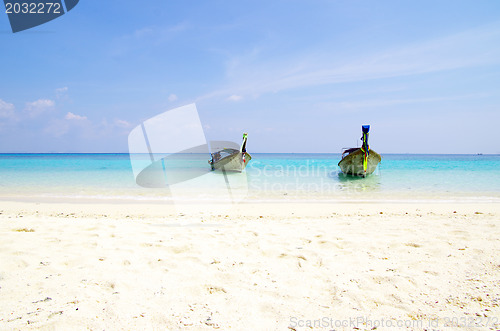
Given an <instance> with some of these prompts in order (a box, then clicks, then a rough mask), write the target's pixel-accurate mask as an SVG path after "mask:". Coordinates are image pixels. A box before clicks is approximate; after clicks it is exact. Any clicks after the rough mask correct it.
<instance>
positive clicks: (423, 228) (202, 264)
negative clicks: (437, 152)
mask: <svg viewBox="0 0 500 331" xmlns="http://www.w3.org/2000/svg"><path fill="white" fill-rule="evenodd" d="M186 209H187V208H184V209H183V210H186ZM198 209H199V208H198ZM499 221H500V206H499V205H498V204H493V203H490V204H461V205H452V204H446V203H439V204H431V203H427V204H417V203H414V204H411V203H399V204H398V203H391V204H383V203H382V204H369V203H357V204H354V203H341V204H328V203H304V204H301V203H294V204H292V203H269V204H265V203H260V204H241V205H238V206H236V208H234V209H233V210H231V211H229V212H227V213H223V214H217V213H214V212H200V211H195V212H193V213H177V212H176V211H175V210H174V209H173V207H172V206H168V205H159V204H158V205H154V204H140V205H139V204H136V203H134V204H123V203H122V204H112V203H109V204H91V203H84V204H76V203H73V204H72V203H66V204H61V203H33V202H7V201H3V202H0V236H1V238H2V240H1V241H0V329H91V330H96V329H170V330H176V329H188V330H199V329H208V330H210V329H221V330H227V329H233V330H287V329H292V330H305V329H307V330H309V329H346V330H350V329H353V328H354V327H357V328H359V329H361V330H364V329H367V330H368V329H372V328H373V327H377V328H378V329H384V328H392V329H394V328H399V327H407V328H409V329H443V328H446V327H447V326H449V327H452V328H446V329H447V330H448V329H450V330H451V329H453V328H457V327H459V326H465V327H468V328H472V327H473V326H476V325H477V326H482V328H483V329H498V328H500V321H499V318H500V307H499V304H500V282H499V279H500V254H499V251H500V223H499Z"/></svg>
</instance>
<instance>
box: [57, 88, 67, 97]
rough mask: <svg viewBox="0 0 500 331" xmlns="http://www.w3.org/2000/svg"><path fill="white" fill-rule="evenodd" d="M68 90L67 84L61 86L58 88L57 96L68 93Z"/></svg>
mask: <svg viewBox="0 0 500 331" xmlns="http://www.w3.org/2000/svg"><path fill="white" fill-rule="evenodd" d="M66 92H68V87H67V86H65V87H61V88H56V96H57V97H58V98H60V97H62V96H63V95H65V94H66Z"/></svg>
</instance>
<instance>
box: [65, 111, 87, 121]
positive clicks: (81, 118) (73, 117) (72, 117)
mask: <svg viewBox="0 0 500 331" xmlns="http://www.w3.org/2000/svg"><path fill="white" fill-rule="evenodd" d="M64 118H65V119H67V120H70V121H72V120H75V121H84V120H86V119H87V116H80V115H76V114H73V113H72V112H68V113H67V114H66V116H64Z"/></svg>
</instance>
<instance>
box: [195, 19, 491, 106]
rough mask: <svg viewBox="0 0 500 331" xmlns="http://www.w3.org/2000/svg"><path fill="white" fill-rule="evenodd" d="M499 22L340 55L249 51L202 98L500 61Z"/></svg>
mask: <svg viewBox="0 0 500 331" xmlns="http://www.w3.org/2000/svg"><path fill="white" fill-rule="evenodd" d="M498 45H500V25H499V24H496V25H495V24H493V25H487V26H483V27H480V28H477V29H473V30H468V31H464V32H461V33H458V34H454V35H449V36H445V37H442V38H438V39H431V40H427V41H423V42H419V43H413V44H406V45H403V46H398V47H394V48H387V49H386V50H385V51H380V52H377V53H371V54H370V53H369V52H360V51H359V49H356V53H353V54H351V55H349V56H343V57H340V58H339V57H338V56H336V52H337V51H338V50H337V49H335V48H334V49H330V50H329V49H327V48H322V49H321V51H318V50H311V51H310V52H308V53H305V54H302V55H300V56H294V57H290V58H286V57H285V58H283V57H279V60H266V59H265V58H263V57H264V56H266V54H262V55H259V54H257V56H256V57H257V58H256V57H255V56H253V57H250V58H249V57H248V56H247V55H246V54H243V55H241V56H240V57H234V58H233V59H231V60H229V61H228V65H227V72H226V77H228V82H227V85H226V86H225V87H223V88H222V89H220V90H216V91H213V92H212V93H209V94H207V95H205V96H202V97H200V99H206V98H214V97H215V98H225V99H227V100H233V101H237V100H235V98H236V97H246V96H252V97H256V96H259V95H261V94H264V93H276V92H279V91H284V90H290V89H294V88H303V87H309V86H319V85H327V84H337V83H346V82H362V81H367V80H372V79H381V78H391V77H402V76H410V75H421V74H426V73H433V72H441V71H446V70H456V69H462V68H470V67H475V66H483V65H496V64H499V63H500V47H499V46H498Z"/></svg>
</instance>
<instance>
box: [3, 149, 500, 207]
mask: <svg viewBox="0 0 500 331" xmlns="http://www.w3.org/2000/svg"><path fill="white" fill-rule="evenodd" d="M252 157H253V159H252V160H251V161H250V163H249V165H248V166H247V168H246V171H245V172H244V173H243V174H239V173H235V174H228V178H229V183H231V180H232V179H238V183H239V184H238V185H239V186H238V188H239V189H241V187H242V186H241V185H240V184H241V182H242V178H243V179H244V188H245V192H244V193H245V199H250V200H255V201H261V200H262V201H267V200H289V199H301V200H332V201H337V200H341V201H342V200H355V201H358V200H360V201H365V200H366V201H373V200H374V201H393V200H396V201H399V200H404V201H408V200H410V201H419V200H426V201H429V200H432V201H434V200H439V201H476V202H479V201H481V202H500V155H415V154H384V155H382V157H383V158H382V162H381V163H380V165H379V167H378V169H377V171H376V172H375V173H374V174H373V175H371V176H369V177H367V178H364V179H360V178H351V177H345V176H343V175H342V174H341V173H340V169H339V167H338V166H337V163H338V162H339V160H340V158H341V155H340V154H264V153H260V154H259V153H252ZM207 173H210V171H209V166H208V164H207ZM216 175H217V174H216ZM218 176H222V175H220V174H218ZM220 178H221V182H222V183H225V184H223V187H224V188H225V187H226V186H225V185H226V184H227V183H228V181H227V178H225V180H226V181H225V182H224V178H222V177H220ZM191 190H192V193H193V198H194V199H196V198H200V199H212V198H214V197H216V196H217V193H216V192H217V190H216V188H214V189H213V192H215V193H213V192H210V191H211V190H212V189H211V188H207V187H197V186H196V185H193V186H192V187H191ZM210 193H213V194H210ZM0 198H3V199H10V200H11V199H14V200H16V199H20V200H23V199H34V200H37V199H56V200H57V199H74V200H81V199H100V200H109V199H126V200H136V201H144V200H152V201H157V200H169V199H172V198H175V197H173V196H172V192H171V191H170V190H169V189H166V188H143V187H140V186H138V185H137V184H136V183H135V178H134V174H133V171H132V167H131V161H130V158H129V155H128V154H0Z"/></svg>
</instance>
